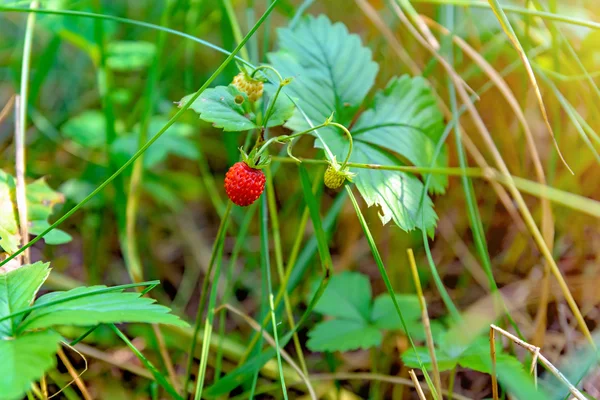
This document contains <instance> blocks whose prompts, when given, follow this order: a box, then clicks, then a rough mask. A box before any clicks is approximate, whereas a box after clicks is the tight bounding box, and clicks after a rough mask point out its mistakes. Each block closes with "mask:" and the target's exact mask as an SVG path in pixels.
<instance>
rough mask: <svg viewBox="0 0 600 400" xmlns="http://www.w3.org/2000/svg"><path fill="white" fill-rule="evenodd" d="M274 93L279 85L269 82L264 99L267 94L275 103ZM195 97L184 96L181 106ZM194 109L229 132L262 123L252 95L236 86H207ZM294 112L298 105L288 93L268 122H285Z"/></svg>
mask: <svg viewBox="0 0 600 400" xmlns="http://www.w3.org/2000/svg"><path fill="white" fill-rule="evenodd" d="M274 94H275V88H274V87H273V86H272V85H265V88H264V94H263V99H264V98H265V96H266V97H267V98H269V102H270V103H271V102H272V101H273V97H274ZM192 96H193V94H190V95H187V96H185V97H184V98H183V99H181V100H180V101H179V106H180V107H181V106H182V105H184V104H186V102H187V101H188V99H189V98H191V97H192ZM270 103H269V105H270ZM190 108H191V109H192V110H194V111H196V112H197V113H198V114H199V115H200V118H201V119H202V120H204V121H207V122H211V123H212V124H213V125H214V126H215V127H217V128H222V129H223V130H224V131H226V132H239V131H247V130H250V129H256V128H258V127H259V126H260V120H259V119H258V118H259V116H258V115H257V114H256V113H255V112H254V111H253V108H252V104H251V103H250V101H249V100H248V96H246V94H245V93H243V92H240V91H239V90H238V89H237V88H236V87H235V86H233V85H229V86H217V87H215V88H212V89H206V90H205V91H204V92H203V93H202V94H201V95H200V97H198V98H197V99H196V100H195V101H194V103H193V104H192V105H191V106H190ZM293 111H294V104H293V103H292V102H291V101H290V100H289V99H287V98H286V97H285V96H278V97H277V99H276V100H275V105H274V107H273V113H272V114H271V117H270V118H269V121H268V123H267V125H268V126H269V127H273V126H279V125H282V124H283V123H284V122H285V121H286V120H287V119H288V118H290V117H291V115H292V113H293Z"/></svg>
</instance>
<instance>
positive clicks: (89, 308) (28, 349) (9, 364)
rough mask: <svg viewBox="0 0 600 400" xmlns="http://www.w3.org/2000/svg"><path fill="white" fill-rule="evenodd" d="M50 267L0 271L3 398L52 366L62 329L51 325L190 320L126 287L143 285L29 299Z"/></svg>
mask: <svg viewBox="0 0 600 400" xmlns="http://www.w3.org/2000/svg"><path fill="white" fill-rule="evenodd" d="M49 273H50V268H49V264H48V263H42V262H37V263H34V264H28V265H23V266H21V267H18V268H17V269H14V270H12V271H8V272H3V273H1V274H0V354H2V357H3V362H2V363H1V365H0V394H1V396H2V399H13V398H15V399H16V398H20V397H22V396H23V394H24V392H25V391H26V390H28V389H29V388H30V386H31V383H32V382H34V381H35V380H37V379H39V378H40V377H41V376H42V375H43V374H44V373H45V371H47V370H48V369H50V368H52V367H53V366H54V363H55V356H54V354H55V353H56V350H57V343H58V341H59V340H60V335H58V334H57V333H55V332H54V331H52V330H49V329H48V328H52V327H54V326H56V325H75V326H86V325H97V324H101V323H122V322H148V323H163V324H171V325H175V326H180V327H185V326H187V323H185V322H184V321H182V320H180V319H179V318H178V317H176V316H175V315H173V314H170V313H169V312H170V310H169V309H168V308H167V307H164V306H161V305H157V304H154V303H155V300H153V299H151V298H148V297H141V293H139V292H124V290H125V289H126V288H128V287H134V286H139V285H125V286H117V287H113V288H107V287H106V286H92V287H79V288H76V289H73V290H70V291H67V292H53V293H48V294H45V295H43V296H41V297H40V298H39V299H37V301H35V303H34V304H33V305H31V303H32V302H33V299H34V298H35V295H36V293H37V292H38V290H39V289H40V287H41V286H42V284H43V283H44V281H45V280H46V278H47V277H48V275H49ZM34 330H35V332H32V331H34Z"/></svg>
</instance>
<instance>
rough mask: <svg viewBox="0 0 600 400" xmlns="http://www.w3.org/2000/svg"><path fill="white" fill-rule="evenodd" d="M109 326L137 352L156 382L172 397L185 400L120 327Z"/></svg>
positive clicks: (134, 352) (137, 355)
mask: <svg viewBox="0 0 600 400" xmlns="http://www.w3.org/2000/svg"><path fill="white" fill-rule="evenodd" d="M109 327H110V328H111V329H112V331H113V332H114V333H116V334H117V336H118V337H119V338H121V340H122V341H123V342H125V344H126V345H127V347H129V348H130V349H131V351H132V352H133V354H135V355H136V357H137V358H138V359H139V360H140V361H141V362H142V364H143V365H144V367H146V369H147V370H148V371H150V373H151V374H152V376H153V377H154V379H155V380H156V382H157V383H158V384H159V385H160V386H162V387H163V389H165V390H166V391H167V393H169V395H170V396H171V397H172V398H174V399H178V400H183V397H181V396H180V395H179V393H177V391H176V390H175V389H174V388H173V386H171V384H170V383H169V381H167V379H166V378H165V377H164V375H163V374H161V373H160V371H159V370H157V369H156V367H155V366H154V365H153V364H152V363H151V362H150V361H149V360H148V359H147V358H146V357H144V355H143V354H142V353H141V352H140V351H139V350H138V349H137V348H136V347H135V346H134V345H133V343H131V341H130V340H129V339H128V338H127V336H125V335H124V334H123V332H121V331H120V330H119V328H117V327H116V326H115V325H114V324H110V325H109Z"/></svg>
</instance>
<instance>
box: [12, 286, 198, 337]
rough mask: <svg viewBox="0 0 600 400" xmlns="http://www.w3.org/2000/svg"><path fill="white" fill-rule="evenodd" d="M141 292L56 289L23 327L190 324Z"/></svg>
mask: <svg viewBox="0 0 600 400" xmlns="http://www.w3.org/2000/svg"><path fill="white" fill-rule="evenodd" d="M155 301H156V300H154V299H151V298H149V297H140V293H138V292H123V289H119V288H112V291H107V288H106V286H91V287H79V288H76V289H72V290H69V291H67V292H52V293H49V294H46V295H44V296H42V297H40V298H39V299H38V300H37V301H36V302H35V306H41V305H46V306H45V307H42V308H38V309H36V310H34V311H32V312H31V313H30V314H29V315H27V317H26V318H25V320H23V322H22V323H21V325H20V326H19V331H21V332H23V331H25V330H30V329H38V328H49V327H51V326H55V325H78V326H88V325H96V324H99V323H121V322H146V323H163V324H171V325H178V326H187V323H186V322H184V321H182V320H180V319H179V318H178V317H177V316H175V315H173V314H170V313H169V312H170V309H169V308H167V307H165V306H161V305H158V304H155Z"/></svg>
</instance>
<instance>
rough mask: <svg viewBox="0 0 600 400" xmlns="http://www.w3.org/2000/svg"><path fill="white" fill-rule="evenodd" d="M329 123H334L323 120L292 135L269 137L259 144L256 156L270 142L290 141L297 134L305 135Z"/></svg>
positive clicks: (297, 135)
mask: <svg viewBox="0 0 600 400" xmlns="http://www.w3.org/2000/svg"><path fill="white" fill-rule="evenodd" d="M329 124H334V122H330V123H327V122H324V123H322V124H321V125H317V126H315V127H312V128H310V129H307V130H305V131H302V132H298V133H294V134H293V135H281V136H276V137H272V138H271V139H269V140H267V141H266V142H265V143H264V144H263V145H262V146H261V148H260V149H259V150H258V151H257V152H256V156H257V157H258V156H259V155H261V154H262V153H263V152H264V151H265V150H266V149H267V147H269V145H270V144H271V143H273V142H277V143H286V142H291V141H292V140H294V139H296V138H297V137H299V136H302V135H306V134H307V133H310V132H312V131H315V130H317V129H320V128H323V127H324V126H327V125H329Z"/></svg>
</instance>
